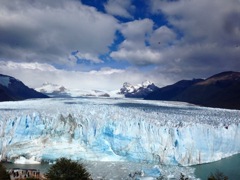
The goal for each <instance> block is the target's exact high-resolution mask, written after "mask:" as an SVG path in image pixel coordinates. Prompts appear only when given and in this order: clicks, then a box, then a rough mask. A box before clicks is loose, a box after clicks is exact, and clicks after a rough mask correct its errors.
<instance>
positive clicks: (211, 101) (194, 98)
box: [145, 71, 240, 109]
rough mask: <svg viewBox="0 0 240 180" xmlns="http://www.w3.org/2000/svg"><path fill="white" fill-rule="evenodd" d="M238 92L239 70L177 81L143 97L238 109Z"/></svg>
mask: <svg viewBox="0 0 240 180" xmlns="http://www.w3.org/2000/svg"><path fill="white" fill-rule="evenodd" d="M181 84H183V86H181ZM239 92H240V72H233V71H227V72H222V73H219V74H216V75H213V76H211V77H209V78H207V79H205V80H201V79H196V80H191V81H187V80H184V81H179V82H178V83H175V84H173V85H170V86H166V87H163V88H160V89H159V90H157V91H155V92H153V93H151V94H149V95H148V96H147V97H146V98H145V99H148V100H150V99H151V100H171V101H183V102H188V103H193V104H197V105H201V106H207V107H217V108H228V109H240V93H239Z"/></svg>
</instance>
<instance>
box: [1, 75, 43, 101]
mask: <svg viewBox="0 0 240 180" xmlns="http://www.w3.org/2000/svg"><path fill="white" fill-rule="evenodd" d="M29 98H47V96H46V95H44V94H42V93H39V92H37V91H35V90H34V89H31V88H29V87H27V86H26V85H25V84H23V83H22V82H21V81H19V80H17V79H15V78H14V77H11V76H6V75H2V74H0V101H16V100H24V99H29Z"/></svg>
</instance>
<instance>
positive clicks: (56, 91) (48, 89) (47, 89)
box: [35, 82, 110, 97]
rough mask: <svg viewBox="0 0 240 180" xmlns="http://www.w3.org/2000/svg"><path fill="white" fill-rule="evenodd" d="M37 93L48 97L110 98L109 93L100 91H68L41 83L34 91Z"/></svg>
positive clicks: (50, 84) (61, 87)
mask: <svg viewBox="0 0 240 180" xmlns="http://www.w3.org/2000/svg"><path fill="white" fill-rule="evenodd" d="M35 90H36V91H38V92H41V93H44V94H46V95H48V96H50V97H80V96H89V97H110V95H109V93H108V92H106V91H101V90H79V89H68V88H65V87H64V86H62V85H57V84H53V83H48V82H47V83H43V85H42V86H41V87H39V88H36V89H35Z"/></svg>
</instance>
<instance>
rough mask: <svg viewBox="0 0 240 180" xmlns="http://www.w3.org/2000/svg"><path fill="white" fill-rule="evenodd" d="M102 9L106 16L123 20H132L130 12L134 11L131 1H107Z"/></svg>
mask: <svg viewBox="0 0 240 180" xmlns="http://www.w3.org/2000/svg"><path fill="white" fill-rule="evenodd" d="M104 7H105V10H106V12H107V13H108V14H112V15H114V16H120V17H125V18H133V16H132V15H131V12H133V11H134V10H135V6H133V5H132V2H131V0H108V1H107V3H106V4H105V5H104Z"/></svg>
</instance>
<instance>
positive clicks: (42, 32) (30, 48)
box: [0, 0, 118, 64]
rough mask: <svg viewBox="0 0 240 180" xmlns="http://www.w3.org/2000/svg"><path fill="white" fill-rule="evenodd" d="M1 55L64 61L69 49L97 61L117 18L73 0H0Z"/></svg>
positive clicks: (113, 32) (9, 57)
mask: <svg viewBox="0 0 240 180" xmlns="http://www.w3.org/2000/svg"><path fill="white" fill-rule="evenodd" d="M0 12H1V13H0V21H1V23H0V57H1V59H7V60H12V61H23V62H32V61H37V62H45V63H50V64H67V63H69V62H68V56H69V55H70V54H71V52H72V51H76V50H79V52H81V54H79V56H80V57H81V56H83V57H86V56H87V58H88V59H89V60H92V61H93V62H99V60H97V59H96V58H93V59H90V58H92V57H98V55H100V54H104V53H106V52H108V51H109V46H110V45H111V44H112V43H113V40H114V37H115V31H116V28H117V24H118V22H117V20H116V19H115V18H113V17H112V16H110V15H107V14H103V13H101V12H98V11H97V10H96V9H95V8H93V7H88V6H85V5H82V4H81V2H80V1H76V0H69V1H64V0H59V1H55V0H42V1H37V0H33V1H32V0H31V1H30V0H25V1H18V0H12V1H11V2H10V1H8V0H2V1H1V6H0Z"/></svg>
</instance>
